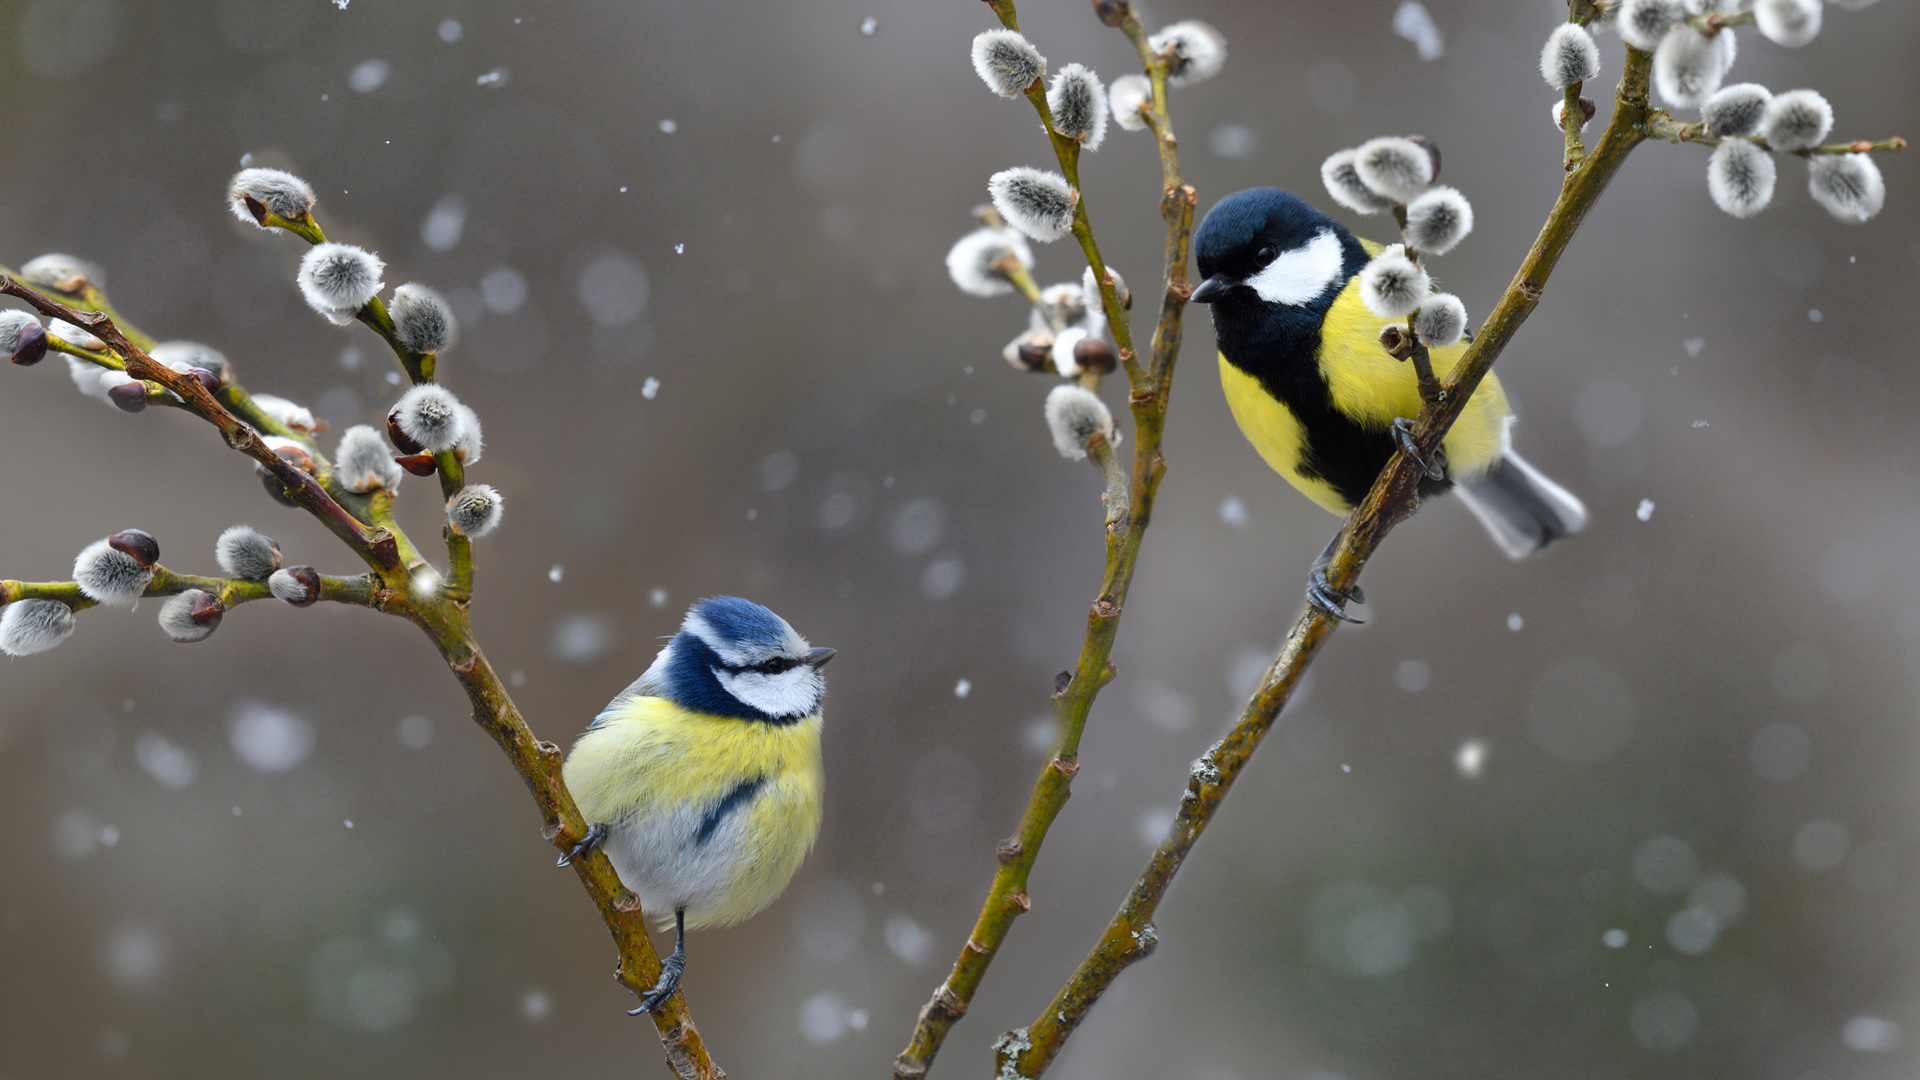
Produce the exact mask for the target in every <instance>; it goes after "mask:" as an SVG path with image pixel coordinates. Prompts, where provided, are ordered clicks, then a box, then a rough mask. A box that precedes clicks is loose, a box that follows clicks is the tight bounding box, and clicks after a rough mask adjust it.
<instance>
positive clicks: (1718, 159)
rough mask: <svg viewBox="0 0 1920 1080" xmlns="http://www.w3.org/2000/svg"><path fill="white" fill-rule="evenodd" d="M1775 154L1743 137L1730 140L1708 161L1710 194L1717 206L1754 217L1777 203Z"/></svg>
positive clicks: (1721, 144) (1747, 216) (1731, 212)
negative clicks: (1774, 186) (1774, 192)
mask: <svg viewBox="0 0 1920 1080" xmlns="http://www.w3.org/2000/svg"><path fill="white" fill-rule="evenodd" d="M1773 181H1774V165H1773V155H1771V154H1769V153H1767V152H1766V151H1765V150H1762V149H1760V148H1759V147H1757V146H1755V145H1753V144H1752V143H1750V142H1748V141H1747V140H1745V139H1742V138H1728V139H1726V140H1724V141H1723V142H1721V143H1720V145H1719V146H1716V147H1714V148H1713V154H1712V156H1710V157H1708V158H1707V194H1709V195H1712V196H1713V205H1715V206H1717V207H1719V208H1720V209H1721V210H1723V211H1725V212H1727V213H1729V214H1732V215H1733V216H1734V217H1737V218H1750V217H1752V216H1753V215H1755V214H1757V213H1759V212H1760V211H1762V210H1765V209H1766V208H1767V204H1768V203H1769V202H1772V201H1773Z"/></svg>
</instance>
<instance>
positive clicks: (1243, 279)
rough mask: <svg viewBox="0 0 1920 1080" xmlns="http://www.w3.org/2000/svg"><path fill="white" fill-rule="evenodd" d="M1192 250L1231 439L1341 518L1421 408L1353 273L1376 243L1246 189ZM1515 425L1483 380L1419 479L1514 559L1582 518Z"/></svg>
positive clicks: (1573, 528)
mask: <svg viewBox="0 0 1920 1080" xmlns="http://www.w3.org/2000/svg"><path fill="white" fill-rule="evenodd" d="M1193 247H1194V254H1195V257H1196V260H1197V261H1198V263H1199V268H1200V274H1201V276H1202V278H1203V279H1204V280H1202V281H1201V283H1200V285H1199V286H1198V287H1197V288H1196V289H1194V291H1193V300H1194V301H1195V302H1196V303H1201V304H1209V305H1211V307H1212V312H1213V329H1214V336H1215V338H1216V339H1217V340H1218V341H1219V345H1220V384H1221V388H1222V389H1224V390H1225V391H1226V396H1227V405H1228V407H1229V408H1230V409H1231V410H1232V411H1233V417H1234V419H1235V420H1236V421H1238V422H1239V424H1240V431H1241V432H1242V433H1243V434H1244V435H1246V437H1247V441H1249V442H1251V443H1252V444H1253V446H1254V449H1256V450H1258V451H1259V452H1260V456H1261V457H1262V458H1265V459H1266V462H1267V464H1268V465H1271V466H1272V467H1273V469H1274V471H1275V472H1278V473H1279V474H1280V475H1281V476H1283V477H1285V478H1286V480H1287V482H1288V483H1290V484H1292V485H1293V486H1294V487H1295V488H1298V489H1299V490H1300V492H1301V493H1302V494H1304V495H1306V496H1307V498H1309V499H1312V500H1313V501H1314V502H1316V503H1318V504H1320V505H1321V506H1323V507H1325V508H1326V509H1328V510H1330V511H1332V512H1333V513H1335V514H1341V515H1345V514H1346V513H1348V512H1350V511H1351V510H1352V509H1353V508H1354V507H1355V506H1357V505H1358V504H1359V503H1360V502H1361V500H1363V499H1364V498H1365V497H1366V494H1367V491H1368V489H1370V488H1371V487H1372V486H1373V482H1374V480H1375V479H1376V478H1377V477H1378V476H1379V475H1380V470H1381V469H1382V468H1384V467H1385V466H1386V464H1387V461H1388V460H1389V459H1390V458H1391V457H1392V456H1393V454H1394V452H1395V451H1396V450H1397V449H1398V448H1399V445H1400V439H1401V438H1404V434H1405V431H1406V427H1405V424H1406V422H1410V421H1411V419H1412V418H1414V417H1417V416H1418V415H1419V414H1420V408H1421V399H1420V392H1419V384H1418V379H1417V377H1416V376H1415V374H1414V371H1413V367H1412V365H1411V364H1406V363H1402V362H1400V361H1398V360H1396V359H1394V358H1393V356H1391V355H1390V354H1388V353H1387V351H1386V350H1385V349H1384V348H1382V347H1381V344H1380V330H1381V327H1382V326H1383V325H1384V324H1385V323H1386V322H1387V321H1388V320H1384V319H1382V318H1380V317H1379V316H1377V315H1374V314H1372V313H1371V312H1369V311H1368V310H1367V307H1366V305H1365V303H1363V302H1362V300H1361V297H1360V278H1359V274H1360V271H1361V269H1362V268H1364V267H1365V266H1366V265H1367V262H1368V260H1369V259H1370V258H1372V257H1373V256H1374V255H1376V254H1378V253H1379V252H1380V251H1381V250H1382V248H1381V245H1379V244H1375V243H1372V242H1370V241H1366V240H1361V239H1359V238H1357V237H1355V236H1354V235H1353V234H1352V233H1351V232H1349V231H1347V229H1346V228H1345V227H1344V226H1342V225H1341V224H1340V223H1339V222H1337V221H1334V220H1333V219H1332V218H1330V217H1328V216H1327V215H1325V214H1323V213H1321V212H1320V211H1318V210H1315V209H1314V208H1313V207H1312V206H1309V205H1308V204H1307V203H1306V202H1305V201H1304V200H1302V199H1300V198H1299V197H1298V196H1296V195H1293V194H1291V193H1289V192H1285V191H1281V190H1280V189H1278V188H1250V189H1248V190H1246V191H1240V192H1236V193H1234V194H1232V195H1229V196H1227V197H1226V198H1224V199H1222V200H1220V202H1219V203H1218V204H1216V205H1215V206H1214V207H1213V209H1211V210H1209V211H1208V212H1207V216H1206V217H1205V219H1203V220H1202V221H1201V222H1200V228H1199V229H1198V230H1197V231H1196V232H1195V233H1194V237H1193ZM1430 352H1431V359H1432V364H1433V369H1434V372H1435V373H1436V374H1438V375H1441V376H1445V375H1446V374H1448V373H1449V372H1451V371H1452V370H1453V368H1454V366H1455V365H1456V364H1458V363H1459V361H1460V358H1461V356H1462V355H1464V354H1465V352H1466V345H1465V344H1464V343H1455V344H1453V345H1449V346H1446V347H1442V348H1433V349H1431V350H1430ZM1396 425H1399V426H1398V427H1396ZM1512 425H1513V413H1512V410H1511V409H1509V408H1508V407H1507V397H1506V394H1505V393H1504V392H1503V391H1502V390H1501V389H1500V381H1499V380H1498V379H1496V378H1494V376H1493V375H1492V374H1491V373H1489V374H1488V375H1487V376H1486V378H1485V379H1483V380H1482V381H1481V383H1480V385H1479V387H1478V388H1477V389H1475V390H1474V392H1473V396H1472V397H1471V398H1469V399H1468V400H1467V405H1466V408H1465V409H1464V410H1463V411H1462V412H1461V414H1460V417H1459V419H1458V420H1457V421H1455V423H1454V425H1453V428H1452V429H1451V430H1450V431H1448V433H1447V435H1446V438H1445V439H1444V440H1442V443H1441V450H1442V452H1443V455H1444V459H1445V461H1444V468H1445V472H1444V474H1442V475H1440V476H1438V477H1433V476H1431V475H1430V477H1429V478H1428V479H1424V480H1422V481H1421V483H1420V487H1419V493H1420V495H1422V496H1431V495H1437V494H1440V493H1442V492H1445V491H1448V490H1452V491H1455V492H1458V493H1459V495H1460V498H1461V501H1463V502H1465V503H1466V504H1467V508H1468V509H1470V510H1471V511H1473V514H1474V516H1475V517H1477V518H1478V519H1479V520H1480V523H1481V524H1482V525H1483V526H1485V527H1486V530H1487V532H1488V533H1489V534H1490V535H1491V536H1492V537H1493V541H1494V543H1495V544H1497V545H1498V546H1499V547H1500V549H1501V550H1502V551H1504V552H1505V553H1506V554H1507V555H1508V556H1509V557H1511V558H1515V559H1518V558H1521V557H1523V556H1525V555H1528V554H1530V553H1532V552H1534V551H1538V550H1539V549H1541V548H1543V547H1545V546H1546V545H1548V544H1550V543H1552V542H1553V541H1554V540H1556V539H1559V538H1560V537H1563V536H1568V535H1571V534H1573V533H1576V532H1579V531H1580V530H1581V528H1583V527H1584V526H1585V525H1586V521H1587V510H1586V507H1585V506H1583V505H1581V502H1580V500H1579V499H1577V498H1575V497H1574V496H1573V495H1572V494H1571V493H1570V492H1568V491H1567V490H1566V489H1565V488H1563V487H1561V486H1560V485H1558V484H1556V483H1554V482H1553V481H1552V480H1549V479H1548V478H1547V477H1545V476H1544V475H1542V474H1541V473H1540V471H1539V470H1537V469H1535V468H1534V467H1533V466H1531V465H1529V464H1527V463H1526V461H1524V460H1522V459H1521V457H1520V456H1519V455H1518V454H1516V453H1514V452H1513V440H1512ZM1396 436H1399V437H1396ZM1435 464H1436V465H1438V464H1439V463H1435ZM1332 550H1333V549H1332V546H1331V545H1329V546H1328V549H1327V552H1326V554H1324V555H1322V556H1321V561H1320V562H1319V563H1318V564H1316V566H1315V570H1314V574H1313V578H1312V581H1311V583H1310V584H1309V586H1308V589H1307V594H1308V598H1309V600H1310V601H1312V602H1313V603H1314V604H1315V606H1316V607H1319V608H1321V609H1322V610H1325V611H1328V612H1329V613H1331V614H1333V615H1335V616H1336V617H1337V618H1345V617H1346V616H1345V615H1344V612H1342V611H1341V610H1340V605H1341V604H1343V603H1344V602H1345V601H1346V600H1347V599H1354V600H1361V596H1360V594H1359V590H1358V589H1355V590H1353V591H1352V592H1351V593H1348V594H1342V593H1340V592H1338V591H1336V590H1332V589H1331V588H1329V587H1328V586H1327V584H1326V578H1325V574H1324V572H1323V571H1324V568H1325V563H1326V559H1327V558H1328V557H1330V556H1331V554H1332ZM1363 602H1364V601H1363Z"/></svg>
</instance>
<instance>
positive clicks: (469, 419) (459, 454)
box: [453, 405, 486, 465]
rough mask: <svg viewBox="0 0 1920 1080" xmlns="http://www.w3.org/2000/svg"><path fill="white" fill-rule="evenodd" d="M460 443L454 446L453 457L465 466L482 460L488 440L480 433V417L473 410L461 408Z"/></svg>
mask: <svg viewBox="0 0 1920 1080" xmlns="http://www.w3.org/2000/svg"><path fill="white" fill-rule="evenodd" d="M460 431H461V434H460V441H459V442H457V443H454V444H453V456H454V457H455V458H458V459H459V461H460V463H461V464H463V465H472V464H473V463H474V462H476V461H479V460H480V451H481V450H483V449H484V448H485V445H486V439H485V436H484V435H483V434H482V433H481V431H480V417H479V415H478V414H476V413H475V412H474V411H473V410H472V409H471V408H469V407H467V406H465V405H462V406H460Z"/></svg>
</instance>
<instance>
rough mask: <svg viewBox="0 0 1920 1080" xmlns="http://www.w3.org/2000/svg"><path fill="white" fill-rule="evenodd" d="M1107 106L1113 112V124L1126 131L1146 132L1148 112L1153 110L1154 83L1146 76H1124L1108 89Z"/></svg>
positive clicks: (1114, 81)
mask: <svg viewBox="0 0 1920 1080" xmlns="http://www.w3.org/2000/svg"><path fill="white" fill-rule="evenodd" d="M1107 104H1108V106H1109V107H1111V108H1112V110H1113V122H1114V123H1116V124H1119V125H1120V127H1121V128H1122V129H1123V130H1126V131H1145V130H1146V127H1147V116H1146V114H1147V112H1148V111H1149V110H1151V109H1152V108H1153V83H1151V82H1149V81H1148V80H1147V77H1146V76H1145V75H1122V76H1120V77H1119V78H1117V79H1115V80H1113V82H1112V84H1111V85H1109V86H1108V87H1107Z"/></svg>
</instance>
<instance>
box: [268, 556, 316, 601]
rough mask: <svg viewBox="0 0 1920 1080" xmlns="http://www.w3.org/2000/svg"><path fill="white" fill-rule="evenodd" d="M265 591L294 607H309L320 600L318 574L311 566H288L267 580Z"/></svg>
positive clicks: (275, 572) (276, 571)
mask: <svg viewBox="0 0 1920 1080" xmlns="http://www.w3.org/2000/svg"><path fill="white" fill-rule="evenodd" d="M267 591H268V592H270V593H272V594H273V595H274V598H275V599H277V600H284V601H286V602H287V603H289V604H292V605H293V606H294V607H310V606H312V605H313V604H315V603H317V602H318V601H319V599H320V572H319V571H318V570H315V569H314V568H313V567H311V566H289V567H287V568H286V569H284V570H275V571H274V572H273V576H271V577H269V578H267Z"/></svg>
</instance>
